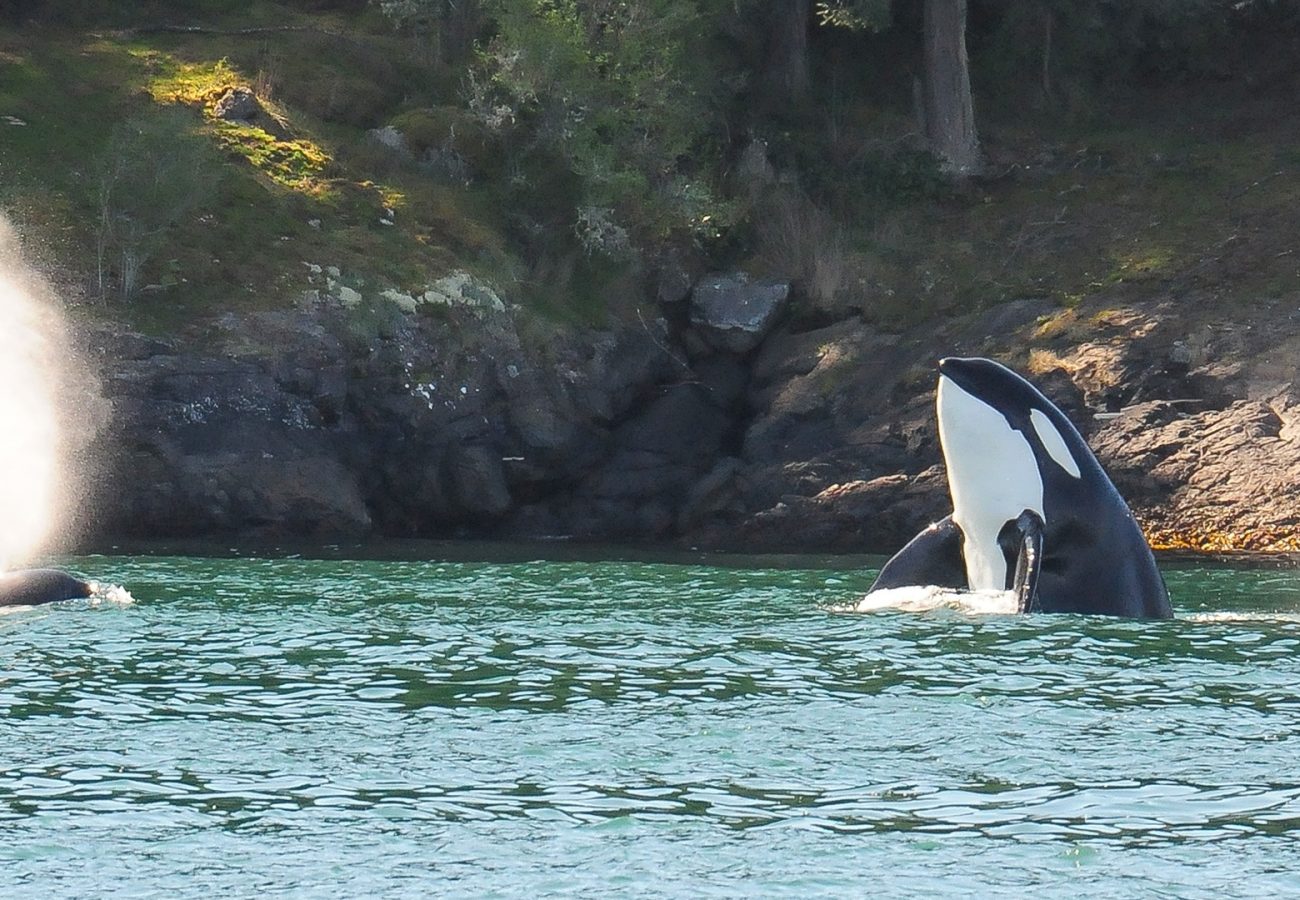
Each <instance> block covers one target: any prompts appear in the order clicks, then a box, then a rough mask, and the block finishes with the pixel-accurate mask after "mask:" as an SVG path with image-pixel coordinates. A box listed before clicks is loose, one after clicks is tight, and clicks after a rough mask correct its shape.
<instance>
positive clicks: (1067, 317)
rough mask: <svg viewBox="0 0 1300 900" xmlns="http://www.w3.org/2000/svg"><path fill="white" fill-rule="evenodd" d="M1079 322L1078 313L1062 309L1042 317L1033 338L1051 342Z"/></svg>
mask: <svg viewBox="0 0 1300 900" xmlns="http://www.w3.org/2000/svg"><path fill="white" fill-rule="evenodd" d="M1078 321H1079V316H1078V313H1076V312H1075V311H1074V310H1073V309H1063V310H1061V311H1060V312H1059V313H1056V314H1055V315H1051V316H1044V317H1043V318H1042V319H1040V320H1039V322H1038V327H1037V328H1035V329H1034V337H1036V338H1038V339H1039V340H1051V339H1052V338H1057V337H1061V336H1062V335H1064V334H1066V333H1067V332H1069V331H1070V329H1072V328H1073V327H1074V326H1075V325H1076V324H1077V323H1078Z"/></svg>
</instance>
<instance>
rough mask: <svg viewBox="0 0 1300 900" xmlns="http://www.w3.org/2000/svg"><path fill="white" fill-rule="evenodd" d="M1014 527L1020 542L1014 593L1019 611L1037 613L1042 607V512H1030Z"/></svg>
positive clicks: (1025, 513) (1012, 588) (1020, 517)
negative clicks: (1040, 594)
mask: <svg viewBox="0 0 1300 900" xmlns="http://www.w3.org/2000/svg"><path fill="white" fill-rule="evenodd" d="M1007 524H1008V525H1012V524H1013V523H1007ZM1014 528H1015V533H1016V534H1017V535H1018V536H1019V540H1018V541H1017V547H1016V551H1017V552H1016V574H1015V579H1014V580H1013V581H1012V583H1011V590H1013V591H1015V592H1016V608H1017V609H1018V610H1019V611H1020V612H1022V613H1029V612H1034V611H1035V609H1036V608H1037V606H1038V575H1039V573H1040V572H1041V571H1042V570H1043V520H1042V519H1041V518H1040V517H1039V515H1038V513H1036V512H1032V511H1030V510H1028V509H1027V510H1025V511H1024V512H1022V513H1021V514H1020V516H1019V517H1018V518H1017V519H1016V521H1015V523H1014Z"/></svg>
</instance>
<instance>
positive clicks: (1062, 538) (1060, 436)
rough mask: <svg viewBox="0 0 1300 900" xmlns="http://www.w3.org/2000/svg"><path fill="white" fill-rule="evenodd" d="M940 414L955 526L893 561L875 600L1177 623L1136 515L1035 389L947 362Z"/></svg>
mask: <svg viewBox="0 0 1300 900" xmlns="http://www.w3.org/2000/svg"><path fill="white" fill-rule="evenodd" d="M937 406H938V413H939V443H940V444H941V445H942V448H943V458H944V462H945V463H946V465H947V468H948V490H949V493H950V494H951V495H952V506H953V511H952V515H950V516H948V517H947V518H946V519H944V520H943V521H941V522H938V523H936V524H934V525H931V526H930V527H929V528H927V529H926V530H924V531H922V532H921V533H920V534H918V535H917V536H916V537H915V538H913V539H912V540H911V542H910V543H908V545H907V546H906V547H904V548H903V549H902V550H900V551H899V552H898V553H897V554H896V555H895V556H894V557H893V558H892V559H891V560H889V562H887V563H886V564H885V567H884V568H883V569H881V571H880V575H879V576H878V577H877V578H876V581H875V583H874V584H873V585H872V586H871V591H877V590H882V589H886V588H897V587H908V586H913V585H934V586H937V587H947V588H954V589H959V590H972V591H1002V590H1010V591H1014V592H1015V594H1016V601H1017V605H1018V607H1019V610H1020V611H1021V612H1059V613H1097V614H1102V615H1113V616H1133V617H1140V618H1153V619H1167V618H1170V617H1172V616H1173V610H1172V609H1171V608H1170V605H1169V591H1168V590H1167V589H1166V588H1165V583H1164V579H1163V578H1162V577H1161V576H1160V571H1159V570H1158V569H1157V568H1156V563H1155V558H1154V557H1153V556H1152V554H1151V548H1150V546H1148V544H1147V542H1146V539H1145V538H1144V537H1143V535H1142V531H1141V529H1140V528H1139V527H1138V524H1137V522H1136V521H1135V520H1134V518H1133V513H1132V512H1131V511H1130V510H1129V508H1128V505H1127V504H1126V503H1125V502H1124V499H1123V498H1122V497H1120V495H1119V491H1117V490H1116V489H1115V485H1113V484H1112V483H1111V481H1110V479H1109V478H1108V477H1107V476H1106V473H1105V472H1104V471H1103V470H1102V468H1101V464H1100V463H1098V462H1097V458H1096V457H1095V456H1094V455H1093V454H1092V451H1091V450H1090V449H1088V445H1087V444H1086V443H1084V440H1083V438H1082V437H1080V436H1079V432H1078V431H1076V430H1075V428H1074V426H1073V425H1071V424H1070V420H1069V419H1067V418H1066V417H1065V415H1064V414H1063V413H1062V412H1061V411H1060V410H1059V409H1057V408H1056V406H1054V405H1053V404H1052V402H1051V401H1050V400H1048V399H1047V398H1046V397H1044V396H1043V395H1042V394H1041V393H1039V391H1038V389H1037V388H1035V387H1034V386H1033V385H1032V384H1030V383H1029V382H1028V381H1026V380H1025V379H1023V378H1021V377H1020V376H1019V375H1017V374H1016V373H1015V372H1012V371H1011V370H1010V369H1008V368H1007V367H1006V366H1003V365H1000V364H999V363H996V362H993V361H992V360H989V359H954V358H949V359H944V360H942V361H941V362H940V363H939V390H938V399H937ZM871 591H868V593H870V592H871Z"/></svg>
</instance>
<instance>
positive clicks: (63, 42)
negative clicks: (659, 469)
mask: <svg viewBox="0 0 1300 900" xmlns="http://www.w3.org/2000/svg"><path fill="white" fill-rule="evenodd" d="M256 11H257V13H259V15H255V16H253V18H252V22H253V23H254V24H256V23H257V21H258V20H259V19H262V20H265V21H269V22H272V23H274V24H276V25H283V24H294V23H296V22H299V21H302V20H301V19H300V18H297V17H295V15H293V14H291V13H290V12H289V11H287V10H284V9H282V8H279V7H277V6H276V5H275V4H270V3H267V4H259V5H257V6H256ZM239 24H240V25H241V27H246V26H247V25H248V24H249V19H247V18H243V17H241V20H240V22H239ZM305 24H310V25H312V26H314V27H315V28H320V29H331V28H332V26H333V25H334V23H331V22H330V21H329V20H322V19H321V18H320V17H313V18H312V19H311V20H310V21H309V22H306V23H305ZM340 40H341V39H336V38H333V37H330V36H328V35H326V34H323V33H320V32H314V31H306V32H284V33H275V34H269V35H262V36H239V35H172V34H134V35H132V34H129V33H113V32H100V33H97V34H87V33H78V32H65V31H56V30H47V31H43V32H38V33H33V32H32V31H31V30H30V29H28V30H23V31H19V30H16V29H0V66H3V78H0V115H11V116H17V117H19V118H21V119H22V120H24V121H26V122H27V123H28V124H27V125H26V126H14V125H6V126H0V127H3V131H0V204H3V206H4V207H5V208H6V209H7V210H8V211H9V212H10V213H11V214H12V215H13V216H14V217H15V218H16V219H17V220H18V221H19V223H20V225H22V226H23V227H24V230H25V231H26V233H27V234H28V236H29V237H30V238H35V240H36V241H37V242H38V243H41V244H46V245H52V246H51V251H52V255H53V256H55V257H56V258H59V259H61V260H62V261H64V262H65V264H67V265H69V266H70V267H72V268H75V269H83V270H84V269H86V268H88V266H86V264H85V261H86V260H91V261H92V262H93V259H94V254H93V245H94V225H95V222H96V200H95V198H96V191H97V186H98V177H97V174H96V167H97V164H98V163H97V161H98V159H99V158H100V157H101V156H102V155H103V154H104V152H105V148H106V145H107V142H108V135H109V133H110V131H111V129H112V127H113V125H114V124H115V123H117V122H120V121H122V120H124V119H127V118H130V117H132V116H135V115H140V114H142V113H146V112H147V111H148V110H149V108H150V107H152V106H157V105H164V104H182V105H184V106H186V107H188V108H190V109H192V111H193V114H192V117H191V121H192V128H193V129H195V130H197V131H198V132H199V133H201V134H202V135H203V136H204V137H205V138H206V139H207V140H209V141H210V142H211V143H212V145H213V146H214V147H215V148H217V149H218V150H219V152H220V159H221V162H220V164H219V165H220V168H221V172H220V173H219V181H218V185H217V189H216V194H215V196H214V197H213V198H212V199H211V200H210V201H208V202H207V203H205V204H204V207H203V208H202V209H199V210H196V211H195V212H194V213H193V214H192V215H188V216H186V218H185V220H184V221H182V222H180V223H178V225H177V226H176V227H175V229H174V230H173V231H172V232H171V233H170V234H169V238H168V242H167V246H166V247H165V248H164V251H163V252H162V253H160V254H159V255H158V257H157V258H156V259H154V260H153V263H152V264H151V265H150V266H149V267H148V268H147V269H146V272H145V281H146V282H151V283H153V284H156V285H161V286H162V289H161V290H153V291H148V292H146V293H144V294H142V295H140V296H139V297H138V298H136V299H135V300H134V301H132V302H131V303H129V304H126V305H123V304H120V303H119V304H115V305H114V308H113V309H112V310H111V313H112V314H113V315H120V316H123V315H124V316H125V317H127V318H128V319H130V320H132V321H133V323H134V324H137V325H142V326H145V327H149V328H152V329H155V330H162V331H170V330H174V329H176V328H179V327H180V326H181V325H182V324H184V323H186V322H189V321H193V320H201V319H203V318H204V317H205V315H204V314H205V313H207V312H217V313H219V312H223V311H225V310H228V309H231V308H241V307H244V306H248V305H260V306H265V305H272V306H273V305H277V304H281V303H284V302H285V301H286V300H287V299H289V298H292V297H294V296H296V295H297V293H298V292H300V291H301V290H302V289H303V288H304V287H305V278H304V275H305V271H306V270H305V268H304V267H303V265H302V263H303V262H304V261H310V262H314V263H317V264H320V265H333V266H337V267H339V268H340V269H341V270H343V272H345V273H349V274H350V275H351V276H352V277H353V278H356V279H359V280H361V281H363V282H365V283H366V284H368V285H370V286H372V287H381V286H395V287H401V288H405V289H414V288H417V287H419V286H420V285H423V284H427V283H428V282H429V281H432V280H433V279H436V278H437V277H439V276H441V275H443V274H445V273H446V272H447V271H449V270H450V269H452V268H456V267H462V268H464V267H468V268H471V269H480V270H486V271H487V272H488V273H492V274H498V275H502V274H504V275H508V274H509V273H510V272H511V270H512V267H513V262H512V260H511V258H510V257H509V254H508V253H507V252H506V251H505V249H504V242H503V239H502V238H501V236H500V231H499V227H500V223H499V221H496V217H495V215H494V213H493V211H492V209H491V207H490V205H489V204H488V203H486V202H485V200H484V198H483V197H482V196H481V192H476V191H475V190H472V189H466V188H464V187H461V186H453V185H445V184H439V183H436V182H434V181H432V180H430V179H427V178H423V177H420V176H419V175H418V174H416V173H414V172H408V171H404V170H403V169H402V167H400V166H396V165H393V164H392V162H391V160H390V159H388V158H387V157H386V156H385V155H384V154H383V153H381V152H379V151H377V150H376V149H375V148H374V147H373V146H372V145H371V144H370V142H369V141H368V139H367V138H366V134H365V132H366V128H367V127H368V126H371V125H377V124H382V122H383V120H384V118H385V117H386V115H390V114H394V113H396V112H398V111H400V109H401V104H402V102H403V98H404V96H405V94H406V92H407V82H406V78H408V77H409V76H410V73H409V72H404V71H401V70H400V69H398V68H397V67H394V66H388V65H386V64H385V63H384V61H383V58H382V55H381V54H383V53H384V52H385V51H391V52H392V54H393V56H394V57H400V56H401V55H402V53H403V48H400V47H397V46H391V45H392V44H394V39H392V38H389V37H387V36H385V35H382V34H377V35H373V36H369V37H364V46H362V45H360V44H358V45H356V47H357V53H351V54H349V53H348V52H346V51H347V50H348V44H349V42H347V41H342V46H340ZM361 52H364V53H365V54H369V55H370V57H371V59H372V60H378V62H376V63H375V67H377V68H379V69H380V70H382V72H383V74H385V75H386V76H387V83H380V81H379V80H378V79H376V78H375V77H367V75H366V73H365V66H358V65H357V55H358V53H361ZM358 70H360V71H358ZM277 84H280V85H284V86H285V87H286V90H284V91H283V92H282V91H281V90H279V89H278V88H277ZM235 85H247V86H255V87H257V88H258V89H259V90H258V92H259V94H260V96H261V97H262V100H263V103H264V105H265V106H266V107H267V108H268V109H269V110H270V111H271V112H272V114H273V115H274V117H275V118H277V119H278V120H279V122H280V127H278V128H274V131H276V132H279V133H278V134H273V133H271V131H270V130H267V129H264V128H262V127H259V126H256V125H244V124H234V123H227V122H222V121H219V120H216V119H214V118H213V117H212V116H211V115H210V108H211V104H212V103H213V102H214V101H215V99H216V98H217V97H219V96H220V94H221V93H222V92H223V91H224V90H225V89H226V88H228V87H231V86H235ZM288 85H295V86H297V88H296V92H294V91H290V90H288V89H287V87H288ZM281 93H284V94H285V95H286V99H280V95H281ZM340 96H341V97H348V98H353V102H355V103H359V104H360V108H359V109H352V110H348V109H333V108H331V109H328V110H321V109H315V110H314V109H313V108H312V100H313V99H314V98H315V99H318V100H319V101H320V103H322V104H329V103H330V102H331V101H332V99H334V98H338V97H340ZM356 98H360V99H356ZM294 100H297V101H299V102H298V103H295V102H293V101H294ZM322 111H324V112H326V113H328V114H329V115H330V116H331V117H332V118H333V119H334V121H328V120H327V119H326V118H325V117H324V116H322V115H313V112H316V113H320V112H322ZM340 120H344V121H340ZM385 208H388V209H392V210H394V211H395V212H396V216H395V217H394V221H395V223H396V224H395V225H392V226H387V225H384V224H382V223H381V219H383V218H385V217H386V214H385ZM313 221H316V222H319V226H314V225H312V224H309V223H311V222H313Z"/></svg>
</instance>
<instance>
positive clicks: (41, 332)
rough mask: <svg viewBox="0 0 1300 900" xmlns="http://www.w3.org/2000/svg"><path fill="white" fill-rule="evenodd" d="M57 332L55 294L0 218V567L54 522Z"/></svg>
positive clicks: (37, 542) (35, 543)
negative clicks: (25, 257)
mask: <svg viewBox="0 0 1300 900" xmlns="http://www.w3.org/2000/svg"><path fill="white" fill-rule="evenodd" d="M60 331H61V327H60V320H59V317H58V313H57V306H56V303H55V301H54V296H53V291H52V290H51V289H50V287H49V285H48V284H47V283H46V282H45V281H44V280H43V279H41V278H40V277H39V276H38V275H37V274H36V273H35V272H34V271H33V270H32V269H31V268H30V267H29V266H27V265H26V264H25V263H24V262H23V261H22V257H21V255H20V252H19V246H18V238H17V235H16V233H15V231H14V229H13V228H12V227H11V226H10V224H9V222H8V221H7V220H6V219H5V218H4V217H3V216H2V215H0V571H3V570H4V569H5V568H7V567H8V566H9V565H10V564H11V563H12V562H13V561H15V560H18V559H21V558H23V557H25V556H29V555H31V554H32V553H35V552H36V551H37V550H38V549H40V547H41V545H42V544H43V543H44V542H45V540H46V539H47V538H49V536H50V533H51V531H52V529H53V526H54V522H55V519H56V513H57V506H58V500H59V496H60V485H59V472H60V465H59V459H60V455H61V454H60V451H61V448H62V443H61V433H60V422H59V407H58V402H57V395H58V386H59V366H60V363H61V360H62V359H63V357H64V356H65V353H64V351H63V349H62V347H61V346H60V344H59V342H58V341H56V336H58V335H59V333H60Z"/></svg>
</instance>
